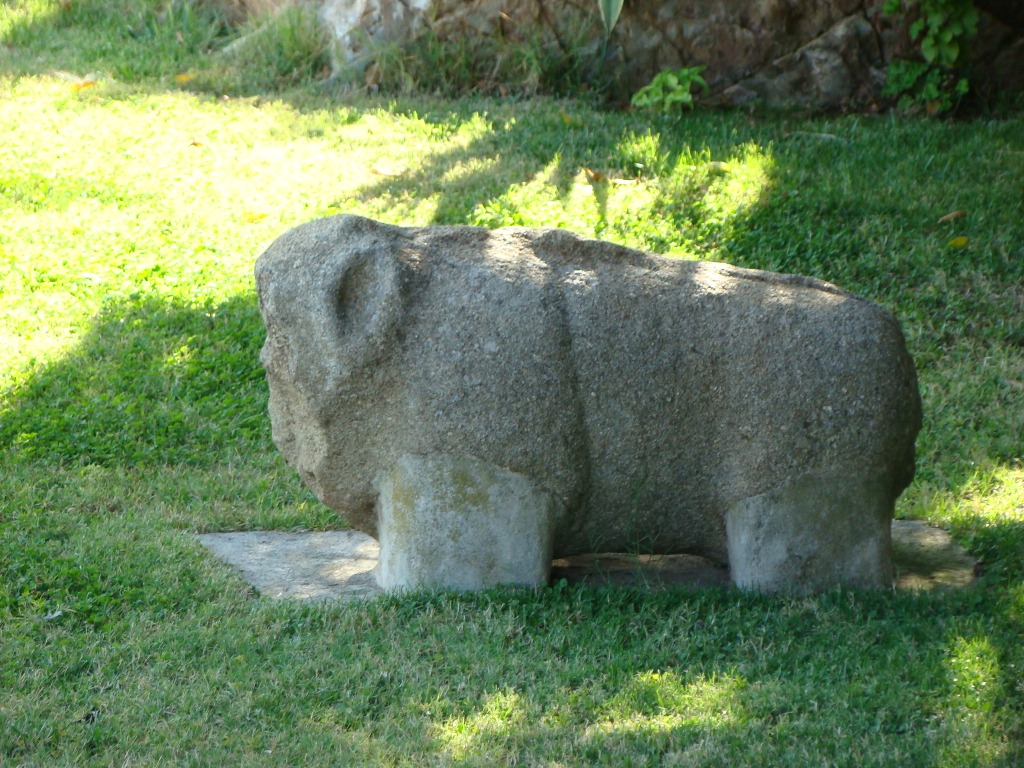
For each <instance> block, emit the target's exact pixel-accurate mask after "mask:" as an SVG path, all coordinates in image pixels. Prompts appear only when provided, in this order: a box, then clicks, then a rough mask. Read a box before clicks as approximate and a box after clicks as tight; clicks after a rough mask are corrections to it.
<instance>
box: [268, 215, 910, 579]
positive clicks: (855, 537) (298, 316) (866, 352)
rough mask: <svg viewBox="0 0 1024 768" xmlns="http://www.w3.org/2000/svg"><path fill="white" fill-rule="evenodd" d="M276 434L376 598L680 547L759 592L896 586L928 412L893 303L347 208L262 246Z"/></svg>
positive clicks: (568, 238)
mask: <svg viewBox="0 0 1024 768" xmlns="http://www.w3.org/2000/svg"><path fill="white" fill-rule="evenodd" d="M256 284H257V288H258V293H259V302H260V311H261V313H262V315H263V319H264V322H265V324H266V327H267V339H266V344H265V346H264V348H263V351H262V354H261V360H262V362H263V365H264V367H265V369H266V374H267V379H268V382H269V387H270V416H271V423H272V428H273V438H274V441H275V443H276V444H277V446H278V447H279V449H280V450H281V452H282V453H283V455H284V457H285V458H286V459H287V461H288V462H289V463H290V464H291V465H292V466H294V467H295V468H296V469H297V470H298V472H299V473H300V474H301V476H302V478H303V479H304V480H305V482H306V483H307V484H308V485H309V486H310V488H312V489H313V491H314V492H315V493H316V495H317V496H318V497H319V498H320V499H321V500H322V501H323V502H324V503H325V504H327V505H328V506H329V507H331V508H333V509H334V510H337V511H338V512H339V513H341V514H342V515H344V516H345V517H346V518H347V519H348V521H349V522H350V524H351V525H352V526H353V527H355V528H357V529H359V530H361V531H364V532H366V533H368V534H370V535H372V536H375V537H377V538H378V540H379V541H380V545H381V556H380V561H379V564H378V567H377V572H376V575H377V579H378V581H379V582H380V584H381V586H383V587H384V588H385V589H388V590H399V589H405V588H414V587H443V588H457V589H479V588H484V587H487V586H490V585H493V584H499V583H519V584H541V583H543V582H545V580H546V579H547V578H548V574H549V568H550V565H551V561H552V558H553V557H565V556H569V555H575V554H581V553H589V552H637V551H642V552H647V553H653V554H656V553H690V554H698V555H703V556H705V557H708V558H712V559H714V560H716V561H718V562H720V563H723V564H728V566H729V567H730V569H731V576H732V579H733V581H734V582H735V583H736V584H738V585H739V586H741V587H744V588H749V589H756V590H779V589H782V590H795V591H812V590H819V589H826V588H829V587H832V586H834V585H847V586H855V587H886V586H889V585H890V584H891V576H892V574H891V569H892V567H891V559H890V523H891V519H892V512H893V506H894V503H895V501H896V498H897V496H898V495H899V494H900V492H901V491H902V490H903V489H904V488H905V487H906V486H907V484H908V483H909V482H910V480H911V479H912V476H913V473H914V440H915V437H916V434H917V431H918V429H919V427H920V422H921V406H920V398H919V394H918V389H917V379H916V374H915V370H914V365H913V361H912V360H911V358H910V356H909V355H908V353H907V351H906V348H905V344H904V339H903V336H902V333H901V331H900V328H899V325H898V323H897V322H896V320H895V319H894V317H893V316H892V315H891V314H889V313H888V312H886V311H884V310H883V309H881V308H879V307H878V306H876V305H874V304H872V303H870V302H868V301H866V300H864V299H861V298H858V297H857V296H854V295H852V294H850V293H847V292H846V291H843V290H841V289H839V288H836V287H834V286H832V285H829V284H828V283H824V282H821V281H818V280H814V279H810V278H805V277H797V276H791V275H781V274H774V273H767V272H759V271H753V270H746V269H738V268H734V267H730V266H726V265H722V264H712V263H705V262H690V261H682V260H676V259H670V258H663V257H658V256H653V255H650V254H645V253H640V252H637V251H633V250H629V249H626V248H622V247H619V246H615V245H611V244H608V243H603V242H597V241H592V240H585V239H582V238H580V237H577V236H575V235H572V234H569V233H567V232H563V231H558V230H529V229H518V228H512V229H503V230H497V231H487V230H483V229H478V228H473V227H428V228H421V229H407V228H401V227H395V226H387V225H383V224H379V223H376V222H373V221H370V220H367V219H363V218H358V217H354V216H338V217H334V218H329V219H324V220H320V221H314V222H311V223H309V224H305V225H303V226H300V227H298V228H296V229H293V230H291V231H289V232H287V233H285V234H284V235H282V236H281V237H280V238H279V239H278V240H277V241H276V242H274V243H273V244H272V245H271V246H270V248H269V249H268V250H267V251H266V252H265V253H264V254H263V255H262V256H261V257H260V258H259V260H258V261H257V264H256Z"/></svg>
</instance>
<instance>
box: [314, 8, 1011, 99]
mask: <svg viewBox="0 0 1024 768" xmlns="http://www.w3.org/2000/svg"><path fill="white" fill-rule="evenodd" d="M881 5H882V2H881V0H626V3H625V6H624V8H623V10H622V15H621V17H620V19H619V23H618V25H617V27H616V29H615V31H614V33H613V36H612V38H611V41H610V44H609V45H608V46H607V48H603V47H602V46H603V31H602V28H601V25H600V21H599V19H598V17H597V14H596V7H597V6H596V0H324V5H323V7H322V16H323V18H324V21H325V22H326V23H327V25H328V27H329V28H330V29H331V30H332V32H333V34H334V35H335V37H336V38H337V39H338V41H339V53H340V58H341V59H343V60H344V61H345V62H346V63H349V64H351V65H354V66H356V67H357V68H358V67H362V66H367V65H369V64H370V63H371V62H372V59H373V50H374V45H373V42H372V41H378V42H379V41H398V42H403V41H408V40H411V39H414V38H415V37H416V36H418V35H420V34H422V33H423V32H424V31H425V30H431V31H432V33H434V34H436V35H437V36H438V37H440V38H441V39H460V40H462V41H465V40H467V39H468V40H473V39H480V38H485V37H493V36H501V37H502V38H504V39H507V40H509V41H512V42H515V41H516V40H521V39H525V38H526V37H527V36H529V35H532V36H534V38H536V37H537V36H538V35H539V36H540V37H541V38H542V39H543V40H544V41H545V44H546V45H548V46H551V47H562V48H563V49H565V48H566V47H567V46H569V45H577V46H578V45H579V41H580V40H581V39H582V40H583V41H586V42H585V45H589V46H590V50H591V52H592V53H593V54H594V56H595V58H599V52H600V51H603V52H604V64H603V67H602V70H603V73H604V74H605V75H609V74H610V75H612V76H613V77H614V80H615V82H614V83H613V91H614V93H613V96H616V97H618V98H626V97H628V95H629V94H631V93H633V92H635V91H636V90H637V89H638V88H639V87H641V86H642V85H645V84H646V83H647V82H649V81H650V79H651V78H652V77H653V76H654V75H655V74H657V73H658V72H659V71H661V70H663V69H667V68H678V67H682V66H694V65H704V66H705V67H706V69H705V71H704V77H705V79H706V80H707V81H708V85H709V93H708V95H707V96H705V97H704V102H705V103H706V104H710V105H716V106H744V105H748V104H753V103H758V104H761V105H764V106H768V107H772V108H794V107H795V108H809V109H825V110H835V109H866V108H871V107H873V106H875V105H877V104H878V102H879V99H880V97H881V89H882V86H883V85H884V79H885V69H886V66H887V64H888V61H889V60H890V58H891V57H892V56H894V55H897V54H898V52H899V50H900V49H901V46H905V44H906V41H905V39H904V38H905V34H901V32H900V30H898V29H895V28H894V27H893V22H892V20H891V19H889V18H887V17H884V16H883V15H882V14H881ZM980 5H981V6H982V7H987V8H988V9H989V11H991V12H992V13H994V14H996V17H994V16H992V15H990V14H984V18H983V23H982V25H981V34H980V35H979V39H978V40H977V41H976V44H975V49H976V56H975V58H976V61H977V62H978V64H979V67H978V68H977V69H978V72H976V73H975V78H974V79H975V80H976V81H977V82H978V83H979V84H980V85H981V86H982V87H983V88H989V89H991V88H992V87H999V88H1016V89H1022V86H1024V82H1022V80H1024V78H1022V74H1021V72H1022V68H1021V66H1020V64H1021V61H1022V52H1024V35H1022V31H1021V29H1020V23H1021V21H1022V19H1021V18H1020V17H1021V12H1020V11H1019V9H1018V8H1017V6H1016V4H1014V3H1008V2H1005V1H1003V0H986V2H984V3H981V4H980ZM997 18H1000V19H1001V21H998V20H996V19H997ZM1015 24H1016V25H1017V26H1016V28H1014V26H1013V25H1015Z"/></svg>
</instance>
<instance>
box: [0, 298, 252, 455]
mask: <svg viewBox="0 0 1024 768" xmlns="http://www.w3.org/2000/svg"><path fill="white" fill-rule="evenodd" d="M262 342H263V326H262V322H261V321H260V317H259V312H258V310H257V307H256V300H255V297H253V296H251V295H248V294H246V295H241V296H238V297H235V298H232V299H230V300H228V301H225V302H223V303H221V304H219V305H215V306H209V307H194V306H185V305H182V304H179V303H176V302H174V301H170V300H167V299H163V298H159V297H155V296H149V297H140V298H135V299H118V300H116V301H112V302H110V303H108V304H107V305H106V306H105V308H104V309H103V310H102V311H101V312H100V313H99V315H98V316H97V317H95V318H94V320H93V322H92V326H91V327H90V328H89V330H88V331H87V332H86V333H85V335H84V336H83V338H82V340H81V342H80V343H79V344H78V345H77V346H76V347H74V348H73V349H71V350H70V351H69V352H68V353H67V354H66V355H65V356H64V357H62V358H60V359H59V360H56V361H54V362H51V363H47V364H44V365H42V366H40V367H39V368H38V369H37V370H34V371H32V372H31V373H30V374H29V375H28V376H27V378H26V380H25V381H24V382H23V383H21V384H20V385H17V386H16V387H15V388H14V389H13V391H9V392H5V393H3V394H2V400H0V402H3V403H4V411H3V418H2V420H0V450H12V449H13V451H14V452H15V454H17V455H20V456H21V457H23V458H24V459H26V460H37V461H46V462H59V463H65V464H98V465H105V466H140V465H142V466H154V465H163V464H184V465H193V466H208V465H212V464H215V463H217V462H218V461H219V460H222V459H223V457H224V456H226V455H230V454H237V453H238V452H240V451H245V450H248V449H252V448H257V449H258V450H271V448H270V440H269V424H268V419H267V416H266V386H265V383H264V378H263V371H262V369H261V368H260V365H259V349H260V346H261V345H262Z"/></svg>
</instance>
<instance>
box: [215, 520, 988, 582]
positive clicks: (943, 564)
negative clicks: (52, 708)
mask: <svg viewBox="0 0 1024 768" xmlns="http://www.w3.org/2000/svg"><path fill="white" fill-rule="evenodd" d="M197 538H198V539H199V541H200V542H201V543H202V544H203V545H204V546H205V547H207V548H208V549H209V550H210V551H211V552H212V553H213V554H214V555H216V556H217V557H219V558H220V559H221V560H224V561H225V562H226V563H228V564H229V565H231V566H233V567H235V568H236V569H238V571H239V572H240V574H241V576H242V578H244V579H245V580H246V581H247V582H248V583H249V584H251V585H252V586H253V587H255V588H256V590H257V591H258V592H259V593H260V594H262V595H264V596H266V597H272V598H294V599H299V600H313V599H320V600H338V599H340V600H352V599H359V598H368V597H375V596H377V595H380V594H382V592H381V589H380V587H378V586H377V583H376V581H375V580H374V577H373V569H374V568H375V567H376V565H377V557H378V553H379V547H378V545H377V542H376V541H375V540H374V539H372V538H371V537H369V536H367V535H365V534H362V533H357V532H354V531H322V532H305V533H281V532H276V531H252V532H245V533H208V534H203V535H200V536H198V537H197ZM892 541H893V561H894V565H895V570H896V588H897V589H916V590H921V589H934V588H937V587H946V588H951V587H967V586H970V585H971V584H972V583H973V582H974V580H975V575H974V560H973V559H972V558H971V556H970V555H968V554H967V553H966V552H965V551H964V549H963V548H962V547H960V546H959V545H958V544H956V543H955V542H954V541H953V540H952V539H951V538H950V536H949V534H948V533H947V532H946V531H943V530H942V529H940V528H934V527H932V526H930V525H928V524H927V523H923V522H920V521H916V520H896V521H894V522H893V529H892ZM551 578H552V580H553V581H558V580H560V579H565V580H566V581H567V582H568V583H569V584H582V585H587V586H594V587H607V586H615V587H640V588H645V589H659V588H664V587H688V588H692V589H701V588H706V587H728V586H729V583H730V582H729V569H728V568H724V567H722V566H719V565H716V564H714V563H712V562H711V561H710V560H706V559H704V558H702V557H693V556H689V555H656V556H655V555H629V554H602V555H583V556H579V557H571V558H563V559H560V560H555V561H554V562H553V563H552V568H551Z"/></svg>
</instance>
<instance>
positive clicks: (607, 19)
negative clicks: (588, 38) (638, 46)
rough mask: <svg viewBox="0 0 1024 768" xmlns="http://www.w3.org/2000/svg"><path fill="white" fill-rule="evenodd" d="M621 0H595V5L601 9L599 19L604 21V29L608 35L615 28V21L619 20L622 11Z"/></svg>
mask: <svg viewBox="0 0 1024 768" xmlns="http://www.w3.org/2000/svg"><path fill="white" fill-rule="evenodd" d="M622 3H623V0H597V7H598V9H599V10H600V11H601V21H602V22H604V28H605V31H606V32H607V33H608V34H609V35H610V34H611V33H612V30H613V29H615V23H616V22H617V21H618V20H619V14H620V13H621V12H622Z"/></svg>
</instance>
